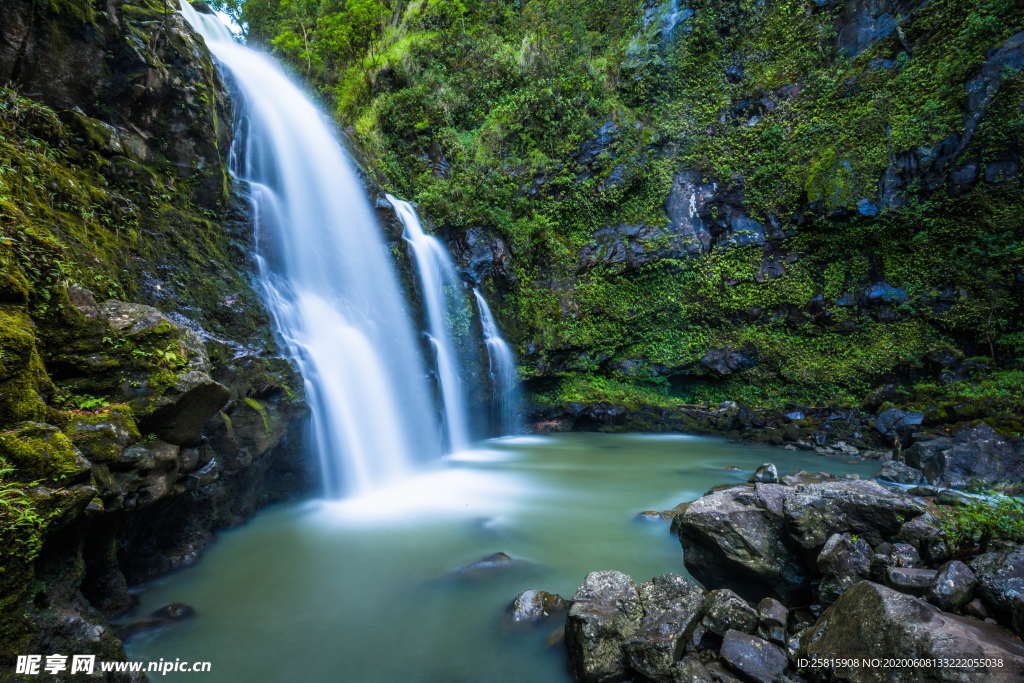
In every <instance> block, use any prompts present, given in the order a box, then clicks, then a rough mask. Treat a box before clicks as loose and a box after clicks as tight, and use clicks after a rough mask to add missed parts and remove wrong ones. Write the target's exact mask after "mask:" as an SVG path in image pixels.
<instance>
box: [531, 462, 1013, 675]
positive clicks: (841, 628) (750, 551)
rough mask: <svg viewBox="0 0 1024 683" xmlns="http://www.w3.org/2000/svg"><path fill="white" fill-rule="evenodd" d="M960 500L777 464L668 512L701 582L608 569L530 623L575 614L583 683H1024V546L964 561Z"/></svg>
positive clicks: (994, 548) (575, 666) (574, 664)
mask: <svg viewBox="0 0 1024 683" xmlns="http://www.w3.org/2000/svg"><path fill="white" fill-rule="evenodd" d="M960 495H961V496H962V494H960ZM957 500H961V498H958V497H957V496H956V495H951V494H950V492H948V491H947V492H941V491H939V490H937V489H933V488H930V487H925V486H919V487H916V488H913V489H911V490H910V491H905V490H904V489H902V488H895V487H888V486H883V485H882V484H880V483H878V482H875V481H869V480H859V479H855V478H845V477H844V478H837V477H834V476H831V475H827V474H809V473H806V472H800V473H798V474H796V475H791V476H786V477H781V478H780V477H779V476H778V473H777V470H776V468H775V466H774V465H769V464H766V465H764V466H762V467H761V468H759V469H758V471H757V472H756V473H755V474H754V475H753V476H752V477H751V481H750V482H749V483H747V484H739V485H729V486H724V487H717V488H715V489H712V490H711V491H709V492H708V493H706V494H705V495H704V496H702V497H701V498H699V499H697V500H695V501H693V502H691V503H689V504H682V505H679V506H677V507H676V508H674V509H673V510H672V511H671V512H670V513H667V516H669V517H671V518H672V527H671V528H672V532H673V533H674V534H676V535H677V536H678V537H679V540H680V543H681V544H682V547H683V550H684V558H685V560H684V561H685V565H686V568H687V570H688V571H689V573H690V575H691V576H692V577H694V578H695V579H697V580H698V581H700V584H698V583H697V582H695V581H694V580H692V579H690V578H686V577H684V576H682V575H678V574H666V575H663V576H658V577H655V578H653V579H650V580H648V581H645V582H643V583H639V584H638V583H635V582H634V580H633V579H632V578H631V577H629V576H627V575H625V574H623V573H621V572H618V571H596V572H592V573H590V574H588V575H587V577H586V579H585V580H584V582H583V584H582V585H581V586H580V587H579V589H578V590H577V591H576V594H575V595H574V596H573V597H572V599H571V600H567V601H565V602H564V603H563V602H562V601H561V600H560V599H559V598H558V597H557V596H547V594H543V595H545V596H547V597H546V604H547V605H556V604H557V605H559V606H560V607H563V608H564V611H555V610H544V609H536V610H524V609H522V607H523V605H522V604H521V603H523V602H524V600H525V599H527V598H529V599H533V598H534V596H536V595H537V594H539V592H529V595H527V594H524V595H523V596H520V598H518V599H517V600H518V602H517V604H519V608H520V609H519V613H520V614H521V615H524V616H523V619H524V620H530V621H537V622H541V621H547V620H549V619H551V618H552V616H555V617H557V616H560V615H563V614H564V615H565V627H564V633H565V645H566V648H567V650H568V656H569V661H570V666H571V669H572V673H573V675H574V676H575V678H576V679H577V680H579V681H587V682H595V683H596V682H608V681H625V680H631V681H694V682H696V681H702V682H703V681H760V682H769V681H802V680H835V679H838V680H850V681H883V680H884V681H890V680H892V681H922V680H927V681H974V680H977V681H981V680H984V681H1018V680H1022V679H1024V643H1022V642H1021V638H1020V636H1021V635H1022V634H1024V597H1022V596H1024V545H1021V546H1017V545H1014V544H1010V543H1008V542H1002V543H1001V542H999V541H995V542H991V543H989V545H988V547H987V548H986V552H973V553H971V552H965V551H964V550H963V549H962V548H959V547H953V548H951V543H950V542H949V541H948V540H947V538H946V535H945V532H944V529H943V526H942V524H941V522H940V520H941V519H942V518H943V516H944V514H945V513H944V512H943V508H942V507H941V504H942V503H947V504H952V503H955V502H956V501H957ZM886 660H889V661H886Z"/></svg>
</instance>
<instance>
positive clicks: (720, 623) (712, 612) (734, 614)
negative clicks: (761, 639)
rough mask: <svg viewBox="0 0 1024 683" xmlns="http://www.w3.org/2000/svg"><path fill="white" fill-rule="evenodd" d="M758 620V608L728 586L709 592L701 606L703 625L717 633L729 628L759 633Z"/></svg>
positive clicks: (722, 632)
mask: <svg viewBox="0 0 1024 683" xmlns="http://www.w3.org/2000/svg"><path fill="white" fill-rule="evenodd" d="M758 621H759V617H758V613H757V610H755V609H754V608H753V607H751V606H750V603H748V602H747V601H746V600H744V599H743V598H741V597H740V596H739V595H737V594H736V593H734V592H733V591H731V590H729V589H728V588H720V589H717V590H713V591H711V592H709V593H708V594H707V597H705V598H704V604H703V605H702V606H701V620H700V623H701V625H702V626H703V627H704V628H705V629H707V630H708V631H709V632H711V633H714V634H716V635H720V636H724V635H725V633H726V631H729V630H735V631H741V632H743V633H757V625H758Z"/></svg>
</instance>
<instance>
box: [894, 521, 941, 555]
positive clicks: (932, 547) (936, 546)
mask: <svg viewBox="0 0 1024 683" xmlns="http://www.w3.org/2000/svg"><path fill="white" fill-rule="evenodd" d="M895 540H896V541H902V542H904V543H906V544H908V545H910V546H912V547H913V548H916V549H917V551H918V554H919V555H920V556H921V557H923V558H924V559H925V560H927V561H928V562H929V563H930V564H933V565H936V564H941V563H942V562H945V561H946V560H948V559H949V547H948V546H947V545H946V540H945V534H944V532H943V530H942V527H941V525H940V524H939V521H938V520H937V519H935V517H934V515H932V514H931V513H930V512H926V513H925V514H923V515H920V516H918V517H915V518H914V519H912V520H910V521H909V522H907V523H906V524H904V525H903V526H902V527H900V530H899V532H898V533H897V534H896V536H895Z"/></svg>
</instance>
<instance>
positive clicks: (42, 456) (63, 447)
mask: <svg viewBox="0 0 1024 683" xmlns="http://www.w3.org/2000/svg"><path fill="white" fill-rule="evenodd" d="M0 459H2V460H3V461H5V462H7V463H9V464H10V465H13V466H14V467H15V475H16V476H17V478H18V479H20V480H22V481H47V482H54V483H63V482H68V481H72V480H74V479H77V478H80V477H82V476H83V475H84V474H86V473H87V472H88V471H89V463H88V462H87V461H85V460H84V459H83V458H82V455H81V453H79V452H78V450H77V449H76V448H75V446H74V444H72V442H71V440H70V439H69V438H68V437H67V435H65V434H64V433H63V432H61V431H60V430H59V429H57V428H56V427H54V426H53V425H49V424H44V423H41V422H23V423H21V424H19V425H16V426H14V427H13V428H10V429H7V430H5V431H2V432H0Z"/></svg>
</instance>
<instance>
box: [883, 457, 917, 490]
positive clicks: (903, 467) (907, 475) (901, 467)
mask: <svg viewBox="0 0 1024 683" xmlns="http://www.w3.org/2000/svg"><path fill="white" fill-rule="evenodd" d="M875 477H876V478H878V479H884V480H885V481H892V482H896V483H897V484H921V483H923V482H924V474H922V473H921V470H919V469H917V468H916V467H911V466H910V465H907V464H905V463H902V462H899V461H897V460H888V461H886V462H885V463H883V464H882V469H880V470H878V474H876V475H875Z"/></svg>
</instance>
